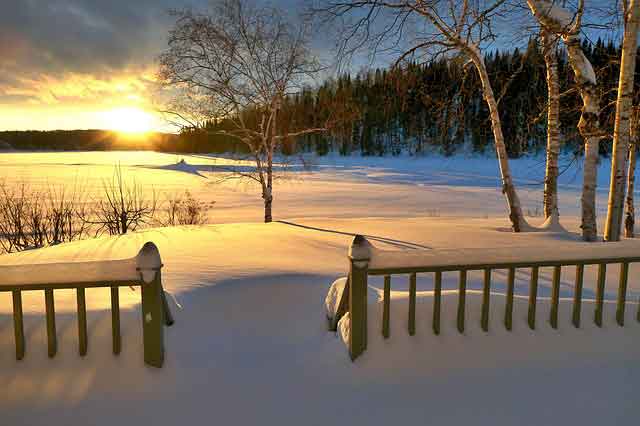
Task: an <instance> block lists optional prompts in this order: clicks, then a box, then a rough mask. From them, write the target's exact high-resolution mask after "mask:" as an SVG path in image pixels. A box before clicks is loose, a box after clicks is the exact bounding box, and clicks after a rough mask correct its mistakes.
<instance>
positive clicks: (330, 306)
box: [324, 277, 347, 319]
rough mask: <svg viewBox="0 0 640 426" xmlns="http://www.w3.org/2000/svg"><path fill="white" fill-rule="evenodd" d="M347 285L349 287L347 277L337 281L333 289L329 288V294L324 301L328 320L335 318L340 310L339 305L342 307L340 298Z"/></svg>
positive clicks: (332, 286) (332, 285)
mask: <svg viewBox="0 0 640 426" xmlns="http://www.w3.org/2000/svg"><path fill="white" fill-rule="evenodd" d="M345 285H347V277H342V278H338V279H337V280H335V281H334V282H333V284H331V287H329V292H328V293H327V297H326V299H325V300H324V306H325V309H326V311H327V318H329V319H332V318H335V316H336V312H337V310H338V305H340V296H341V295H342V292H343V291H344V286H345Z"/></svg>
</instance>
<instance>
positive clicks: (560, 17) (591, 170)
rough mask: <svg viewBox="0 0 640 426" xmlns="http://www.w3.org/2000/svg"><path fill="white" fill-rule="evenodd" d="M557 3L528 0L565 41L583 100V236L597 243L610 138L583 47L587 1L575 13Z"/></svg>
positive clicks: (542, 21) (580, 126)
mask: <svg viewBox="0 0 640 426" xmlns="http://www.w3.org/2000/svg"><path fill="white" fill-rule="evenodd" d="M556 3H557V2H556V1H555V0H554V1H549V0H527V4H528V5H529V8H530V9H531V12H532V13H533V15H534V17H535V18H536V19H537V20H538V22H539V23H540V24H541V25H542V26H543V28H544V29H545V30H547V31H549V32H550V33H552V34H556V35H557V36H559V37H561V38H562V41H563V42H564V44H565V46H566V48H567V53H568V58H569V64H570V65H571V68H572V69H573V73H574V75H575V79H576V83H577V86H578V89H579V91H580V96H581V97H582V103H583V106H582V114H581V115H580V121H579V122H578V130H579V131H580V134H581V135H582V138H583V139H584V142H585V159H584V181H583V185H582V201H581V204H582V225H581V228H582V236H583V238H584V239H585V240H586V241H595V240H596V239H597V236H598V229H597V224H596V187H597V173H598V152H599V144H600V140H601V139H602V138H603V137H605V136H606V132H605V131H604V130H603V129H602V128H601V126H600V95H599V94H598V86H597V81H596V74H595V72H594V71H593V67H592V65H591V63H590V62H589V60H588V59H587V57H586V56H585V55H584V52H583V51H582V46H581V43H580V29H581V26H582V15H583V12H584V1H583V0H580V1H579V4H578V7H577V10H576V11H575V13H572V12H571V11H570V10H568V9H565V8H564V7H562V6H560V5H558V4H556Z"/></svg>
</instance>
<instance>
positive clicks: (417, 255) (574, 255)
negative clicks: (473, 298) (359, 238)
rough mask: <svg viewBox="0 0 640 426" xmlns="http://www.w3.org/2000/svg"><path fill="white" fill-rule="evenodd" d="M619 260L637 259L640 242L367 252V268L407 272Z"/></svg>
mask: <svg viewBox="0 0 640 426" xmlns="http://www.w3.org/2000/svg"><path fill="white" fill-rule="evenodd" d="M621 258H635V259H640V241H638V240H627V241H622V242H619V243H615V244H612V243H586V242H577V241H574V242H571V243H570V244H562V243H560V242H559V243H558V244H557V245H555V246H554V247H553V248H550V247H547V246H542V245H540V246H535V245H533V246H523V247H496V248H491V250H487V249H486V248H472V249H465V248H457V249H448V250H447V249H445V250H412V251H400V250H379V249H375V248H374V249H373V250H371V258H370V259H371V260H370V261H369V269H370V270H372V269H402V268H406V269H411V268H414V269H415V268H425V269H426V268H433V267H443V268H447V267H449V268H452V269H454V268H456V267H458V266H462V265H466V266H468V267H469V268H473V267H476V268H482V267H483V266H484V265H487V264H489V265H506V264H520V265H527V264H532V263H534V262H540V263H545V262H547V263H550V262H559V261H561V262H562V263H571V262H579V261H581V260H587V259H589V260H591V261H592V262H594V263H595V261H606V260H609V261H615V260H616V259H621Z"/></svg>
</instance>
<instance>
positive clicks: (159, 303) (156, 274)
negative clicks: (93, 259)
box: [138, 243, 165, 368]
mask: <svg viewBox="0 0 640 426" xmlns="http://www.w3.org/2000/svg"><path fill="white" fill-rule="evenodd" d="M161 268H162V262H161V260H160V252H159V251H158V248H157V247H156V246H155V244H153V243H146V244H145V245H144V246H143V247H142V249H141V250H140V253H138V271H139V272H140V280H141V281H142V285H141V287H142V335H143V340H144V362H145V363H146V364H149V365H151V366H153V367H158V368H159V367H162V364H163V363H164V325H165V311H164V303H163V299H162V295H163V294H162V293H163V290H162V273H161Z"/></svg>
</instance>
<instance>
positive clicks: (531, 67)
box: [0, 39, 640, 157]
mask: <svg viewBox="0 0 640 426" xmlns="http://www.w3.org/2000/svg"><path fill="white" fill-rule="evenodd" d="M583 49H584V52H585V54H586V56H587V57H588V59H589V60H590V61H591V63H592V64H593V66H594V69H595V70H596V73H597V76H598V83H599V90H600V91H601V99H602V104H601V108H602V114H601V122H602V124H603V125H604V126H605V128H607V129H609V130H610V132H609V133H612V132H613V119H614V116H615V99H616V94H617V84H618V81H617V80H618V75H619V58H620V48H619V47H618V46H616V45H614V44H613V42H604V41H602V40H600V39H599V40H598V41H597V42H596V43H590V42H586V41H585V42H583ZM557 56H558V65H559V75H560V86H561V93H562V97H561V115H560V121H561V140H562V143H563V147H564V149H565V150H572V151H575V152H579V151H580V150H581V144H582V138H581V137H580V136H579V134H578V133H577V129H576V125H577V122H578V119H579V117H580V108H581V106H582V101H581V99H580V96H579V93H578V91H577V90H576V88H575V83H574V81H573V73H572V71H571V68H570V67H569V66H568V64H567V58H566V53H565V52H564V51H562V50H559V51H558V52H557ZM638 57H639V58H640V55H639V56H638ZM639 60H640V59H639ZM485 62H486V64H487V68H488V71H489V74H490V78H491V80H492V84H493V88H494V91H495V93H496V97H497V99H498V100H499V108H500V114H501V119H502V124H503V132H504V135H505V141H506V145H507V151H508V154H509V155H510V156H511V157H519V156H521V155H524V154H527V153H535V152H538V151H541V150H544V147H545V144H546V102H547V86H546V80H545V64H544V58H543V52H542V51H541V49H540V47H539V45H538V43H537V42H536V41H534V40H531V41H530V42H529V43H528V45H527V48H526V49H525V50H524V51H521V50H520V49H517V48H516V49H514V50H512V51H508V52H506V51H496V52H491V53H489V54H488V55H486V57H485ZM637 69H640V66H638V67H637ZM636 83H637V84H640V78H639V76H638V75H636ZM636 98H638V95H637V94H636ZM638 100H640V99H636V101H638ZM252 115H253V114H252V112H251V111H245V112H244V116H245V120H248V121H251V120H252ZM278 121H279V126H282V127H286V128H285V129H282V130H284V132H288V131H296V130H297V129H303V128H309V127H323V126H325V125H327V124H328V125H329V126H330V128H331V131H330V132H327V133H314V134H310V135H306V136H303V137H298V138H296V140H288V141H285V143H284V144H283V148H282V150H283V151H284V153H285V154H291V153H294V152H296V151H304V152H316V153H318V154H320V155H324V154H327V153H329V152H338V153H340V154H342V155H348V154H350V153H352V152H359V153H362V154H363V155H379V156H381V155H398V154H400V153H409V154H411V155H421V154H423V153H426V152H433V151H437V152H440V153H442V154H444V155H452V154H454V153H455V152H457V151H459V150H460V149H461V148H462V147H463V146H464V147H466V148H467V149H472V150H473V151H476V152H483V151H484V150H485V149H486V148H487V147H492V145H493V136H492V132H491V123H490V121H489V112H488V109H487V106H486V104H485V102H484V100H483V98H482V93H481V87H480V81H479V78H478V75H477V73H476V71H475V69H474V68H473V67H468V66H467V65H466V64H465V63H464V62H463V61H461V60H458V59H451V58H442V59H440V60H437V61H432V62H429V63H426V64H415V63H414V64H409V65H407V66H405V67H403V68H393V69H381V68H378V69H374V70H369V71H363V72H359V73H357V74H355V75H351V74H343V75H341V76H340V77H338V78H332V79H328V80H327V81H325V82H324V83H323V84H322V85H320V86H319V87H317V88H311V87H309V88H305V89H303V90H302V91H301V92H300V93H299V94H296V95H294V96H290V97H288V98H286V99H285V100H284V101H283V105H282V110H281V112H280V119H279V120H278ZM256 125H257V123H256ZM232 128H233V125H232V123H231V122H230V121H229V120H220V121H210V122H207V123H205V126H204V129H198V130H193V129H191V130H183V131H182V132H181V133H180V134H179V135H172V134H165V133H150V134H147V135H145V136H144V137H132V136H127V135H126V134H122V133H118V132H113V131H104V130H72V131H62V130H61V131H21V132H17V131H15V132H0V141H4V142H7V143H9V144H10V145H11V146H12V147H13V148H14V149H18V150H116V149H121V150H135V149H152V150H157V151H165V152H212V153H223V152H244V151H245V150H246V147H245V146H244V145H243V144H242V143H240V142H238V141H237V140H235V139H233V138H232V137H230V136H225V135H221V134H217V132H219V131H220V130H230V129H232ZM606 142H607V141H605V143H602V144H601V150H602V153H603V154H606V153H607V152H608V151H609V150H610V144H607V143H606Z"/></svg>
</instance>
